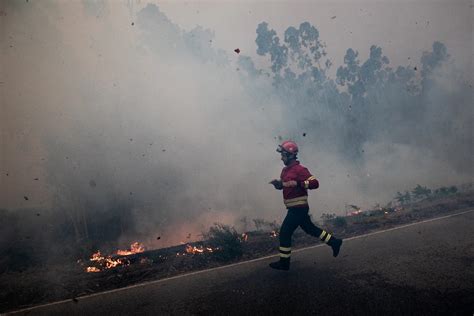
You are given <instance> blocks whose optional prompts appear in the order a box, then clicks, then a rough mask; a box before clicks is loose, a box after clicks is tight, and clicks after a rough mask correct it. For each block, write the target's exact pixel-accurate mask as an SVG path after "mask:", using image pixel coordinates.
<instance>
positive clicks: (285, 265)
mask: <svg viewBox="0 0 474 316" xmlns="http://www.w3.org/2000/svg"><path fill="white" fill-rule="evenodd" d="M269 266H270V267H271V268H273V269H276V270H285V271H288V270H290V258H280V260H279V261H275V262H272V263H270V264H269Z"/></svg>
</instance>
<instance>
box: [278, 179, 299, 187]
mask: <svg viewBox="0 0 474 316" xmlns="http://www.w3.org/2000/svg"><path fill="white" fill-rule="evenodd" d="M282 185H283V187H285V188H294V187H296V186H297V185H298V183H297V182H296V181H294V180H290V181H286V182H283V183H282Z"/></svg>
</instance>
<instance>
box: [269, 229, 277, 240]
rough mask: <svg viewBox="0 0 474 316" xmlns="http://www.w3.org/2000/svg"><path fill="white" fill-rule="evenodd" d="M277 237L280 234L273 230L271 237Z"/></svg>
mask: <svg viewBox="0 0 474 316" xmlns="http://www.w3.org/2000/svg"><path fill="white" fill-rule="evenodd" d="M277 236H278V234H277V233H276V231H274V230H272V232H271V233H270V237H272V238H275V237H277Z"/></svg>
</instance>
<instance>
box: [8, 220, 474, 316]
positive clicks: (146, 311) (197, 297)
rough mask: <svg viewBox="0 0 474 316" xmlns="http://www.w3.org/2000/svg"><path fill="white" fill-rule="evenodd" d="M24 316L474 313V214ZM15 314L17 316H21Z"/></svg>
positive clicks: (138, 287)
mask: <svg viewBox="0 0 474 316" xmlns="http://www.w3.org/2000/svg"><path fill="white" fill-rule="evenodd" d="M273 260H275V257H273V258H264V259H257V260H253V261H250V262H245V263H240V264H237V265H232V266H228V267H223V268H222V267H221V268H218V269H213V270H209V271H204V272H199V273H193V274H191V275H186V276H178V277H174V278H171V279H167V280H160V281H155V282H150V283H147V284H142V285H136V286H132V287H129V288H126V289H119V290H114V291H110V292H106V293H99V294H94V295H91V296H88V297H83V298H78V299H77V301H73V300H68V301H63V302H58V303H54V304H47V305H43V306H39V307H35V308H31V309H27V310H23V311H20V312H19V313H18V314H21V315H169V314H171V315H209V314H218V315H228V314H238V315H267V314H285V315H293V314H294V315H301V314H324V315H327V314H329V315H357V314H361V315H367V314H371V315H372V314H397V315H400V314H430V315H437V314H466V315H473V313H474V269H473V263H474V212H473V211H468V212H464V213H463V214H460V215H456V216H448V217H445V218H440V219H435V220H429V221H425V222H421V223H417V224H410V225H408V226H404V227H399V228H395V229H391V230H388V231H383V232H377V233H375V234H368V235H365V236H362V237H361V236H359V237H355V238H351V239H348V240H346V241H345V242H344V244H343V248H342V250H341V253H340V255H339V257H338V258H333V257H332V255H331V250H330V248H329V247H327V246H325V245H318V246H316V247H311V248H307V249H303V250H301V251H296V252H294V253H293V259H292V260H293V262H292V266H291V270H290V271H289V272H284V271H275V270H272V269H270V268H269V267H268V263H269V262H271V261H273ZM15 314H17V313H15Z"/></svg>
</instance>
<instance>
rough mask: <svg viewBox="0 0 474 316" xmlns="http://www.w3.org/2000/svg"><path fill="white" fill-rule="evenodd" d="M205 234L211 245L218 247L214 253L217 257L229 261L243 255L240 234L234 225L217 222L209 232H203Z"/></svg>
mask: <svg viewBox="0 0 474 316" xmlns="http://www.w3.org/2000/svg"><path fill="white" fill-rule="evenodd" d="M203 236H204V239H206V240H207V244H208V245H209V246H211V247H212V248H218V250H216V251H215V252H214V253H213V255H214V257H215V258H216V259H218V260H222V261H227V260H232V259H235V258H238V257H240V256H242V243H241V241H240V238H239V237H240V235H239V234H238V233H237V231H236V230H235V228H234V227H230V226H228V225H224V224H220V223H215V224H214V226H212V227H211V228H209V231H208V232H207V233H203Z"/></svg>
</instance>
